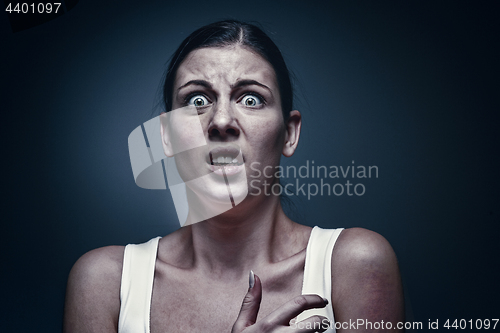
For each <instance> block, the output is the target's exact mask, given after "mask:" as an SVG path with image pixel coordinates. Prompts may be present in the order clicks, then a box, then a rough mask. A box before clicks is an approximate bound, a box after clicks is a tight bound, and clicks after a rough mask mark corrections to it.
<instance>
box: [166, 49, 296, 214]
mask: <svg viewBox="0 0 500 333" xmlns="http://www.w3.org/2000/svg"><path fill="white" fill-rule="evenodd" d="M172 97H173V109H174V110H175V109H178V108H182V107H185V106H189V105H191V106H194V107H196V109H197V113H198V117H199V120H200V123H201V128H202V130H203V133H204V134H203V135H204V136H205V139H206V142H207V145H208V146H207V147H206V149H204V150H200V149H197V150H196V149H195V150H193V151H192V152H191V153H185V154H182V156H176V163H177V165H178V169H179V172H180V174H181V176H182V178H183V179H186V178H187V179H192V178H193V177H192V175H193V174H198V175H210V176H209V177H203V178H204V179H203V181H202V182H201V183H200V182H198V184H197V185H196V186H194V187H195V188H193V186H189V187H190V188H191V190H193V191H194V192H196V193H197V194H198V195H202V196H208V197H209V199H210V200H215V201H217V200H219V199H220V200H223V199H224V197H227V193H228V185H230V191H231V195H232V196H233V197H234V199H235V200H234V201H235V202H236V204H237V203H239V202H241V200H243V199H244V197H246V195H247V193H250V194H251V193H252V191H250V190H249V184H250V181H254V182H253V186H254V187H255V186H259V187H263V186H264V181H267V183H271V182H273V179H270V178H266V177H264V175H263V173H262V172H260V176H259V172H258V171H256V170H257V169H258V170H260V171H262V170H263V169H264V168H265V167H266V166H270V167H271V168H272V170H274V167H275V166H277V165H279V162H280V156H281V153H282V152H283V149H284V146H285V143H286V138H287V126H285V123H284V119H283V115H282V110H281V102H280V93H279V87H278V83H277V80H276V75H275V72H274V69H273V67H272V66H271V65H270V64H269V63H268V62H267V61H266V60H265V59H264V58H262V57H261V56H260V55H258V54H257V53H255V52H253V51H252V50H250V49H248V48H246V47H242V46H228V47H211V48H202V49H197V50H194V51H193V52H191V53H190V54H189V55H188V56H187V57H186V58H185V60H184V61H183V62H182V64H181V65H180V66H179V68H178V70H177V75H176V79H175V82H174V89H173V96H172ZM175 135H176V136H178V139H179V140H180V141H183V140H189V139H190V136H191V135H192V133H189V131H185V130H180V131H175ZM255 162H258V163H255ZM195 169H196V170H195ZM273 173H274V172H273ZM267 174H270V172H269V168H268V171H267ZM225 178H226V179H225ZM255 180H256V181H255ZM226 181H228V182H229V184H227V183H226Z"/></svg>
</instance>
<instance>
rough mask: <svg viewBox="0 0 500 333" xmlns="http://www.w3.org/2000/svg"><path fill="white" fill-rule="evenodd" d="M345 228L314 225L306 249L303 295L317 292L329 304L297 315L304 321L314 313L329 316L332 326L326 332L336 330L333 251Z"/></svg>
mask: <svg viewBox="0 0 500 333" xmlns="http://www.w3.org/2000/svg"><path fill="white" fill-rule="evenodd" d="M342 230H343V228H338V229H321V228H319V227H314V228H313V230H312V231H311V235H310V236H309V243H308V244H307V249H306V262H305V267H304V280H303V285H302V295H306V294H317V295H320V296H321V297H324V298H326V299H328V302H329V303H328V305H327V306H326V307H325V308H321V309H310V310H306V311H304V312H302V313H301V314H300V315H299V316H297V321H302V320H304V319H306V318H309V317H311V316H314V315H320V316H323V317H326V318H328V320H329V321H330V323H329V324H330V328H329V329H328V330H327V331H326V332H335V327H334V326H333V324H334V323H335V318H334V315H333V307H332V299H331V298H332V252H333V247H334V246H335V242H336V241H337V238H338V237H339V235H340V233H341V232H342Z"/></svg>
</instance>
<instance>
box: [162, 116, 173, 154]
mask: <svg viewBox="0 0 500 333" xmlns="http://www.w3.org/2000/svg"><path fill="white" fill-rule="evenodd" d="M168 122H169V114H167V113H166V112H162V113H161V114H160V124H161V125H160V132H161V143H162V146H163V152H164V153H165V156H167V157H172V156H174V152H173V149H172V142H171V141H170V133H169V130H168Z"/></svg>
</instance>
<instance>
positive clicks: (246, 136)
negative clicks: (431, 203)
mask: <svg viewBox="0 0 500 333" xmlns="http://www.w3.org/2000/svg"><path fill="white" fill-rule="evenodd" d="M242 81H244V82H247V83H248V82H253V83H252V84H245V85H243V86H239V85H238V83H241V82H242ZM190 82H191V83H190ZM193 94H195V95H193ZM249 94H255V96H257V95H258V96H259V101H260V102H262V101H261V100H260V99H262V100H264V101H265V102H263V103H261V104H258V105H253V104H251V105H246V104H245V103H244V96H247V95H249ZM197 95H202V96H203V98H206V101H207V103H206V104H204V105H203V106H202V107H200V108H198V111H199V118H200V121H201V123H202V128H203V130H204V133H205V135H206V139H207V142H208V143H209V145H211V144H212V145H216V144H229V143H235V144H237V145H238V146H240V147H241V149H242V152H243V154H244V157H245V166H246V170H247V178H248V179H257V180H259V181H260V183H262V182H263V181H264V180H267V181H268V182H272V181H274V179H268V178H265V177H264V176H263V174H262V173H261V175H260V176H258V172H256V171H253V170H252V169H250V168H249V167H250V163H251V162H260V163H261V164H260V165H261V171H262V168H264V167H265V166H272V167H273V170H274V167H275V166H277V165H279V159H280V155H281V154H283V155H285V156H287V157H289V156H291V155H293V153H294V151H295V149H296V147H297V144H298V141H299V137H300V127H301V117H300V113H299V112H298V111H291V112H290V118H289V120H288V121H287V122H286V123H285V121H284V119H283V116H282V111H281V103H280V97H279V89H278V86H277V81H276V77H275V74H274V70H273V68H272V67H271V65H270V64H269V63H268V62H267V61H266V60H264V59H263V58H262V57H260V56H259V55H258V54H256V53H254V52H252V51H250V50H249V49H247V48H244V47H241V46H230V47H223V48H204V49H198V50H195V51H193V52H192V53H191V54H190V55H188V57H187V58H186V59H185V60H184V62H183V63H182V64H181V65H180V67H179V69H178V72H177V77H176V80H175V84H174V94H173V98H174V103H173V105H174V108H179V107H182V106H184V105H186V103H188V102H189V101H192V100H193V98H194V97H196V96H197ZM204 101H205V100H204ZM190 158H194V159H196V158H203V157H201V156H200V157H196V156H191V157H190ZM251 176H255V178H252V177H251ZM207 186H209V187H210V188H211V189H212V191H213V193H214V194H213V195H214V196H217V191H219V190H221V191H222V189H220V188H218V186H221V185H220V184H218V183H217V182H216V181H214V182H213V183H209V184H207ZM332 218H334V217H333V216H332ZM322 223H323V221H311V222H310V224H318V225H321V224H322ZM310 232H311V228H310V227H307V226H303V225H300V224H297V223H295V222H293V221H291V220H290V219H289V218H288V217H287V216H286V215H285V214H284V212H283V210H282V208H281V205H280V200H279V197H276V196H272V195H271V196H265V195H263V194H261V195H254V196H248V197H247V198H246V199H245V200H244V201H243V202H242V203H241V204H239V205H238V206H236V207H235V208H233V209H231V210H229V211H227V212H225V213H223V214H221V215H219V216H216V217H214V218H210V219H208V220H206V221H203V222H199V223H196V224H193V225H189V226H187V227H183V228H180V229H179V230H177V231H175V232H173V233H172V234H169V235H167V236H165V237H163V238H162V239H161V240H160V243H159V248H158V258H157V262H156V270H155V277H154V285H153V295H152V304H151V332H152V333H156V332H178V331H188V332H231V331H232V332H233V333H241V332H244V333H257V332H263V331H266V332H274V331H278V330H282V331H283V327H282V325H283V324H282V323H281V324H280V323H278V322H277V321H276V318H278V317H279V316H280V315H283V314H284V313H285V312H286V311H291V310H290V309H291V308H293V307H295V308H296V307H297V306H315V307H322V306H324V303H323V301H322V300H321V299H320V298H318V297H317V296H316V297H308V298H307V297H306V298H300V297H299V298H295V297H298V296H299V295H300V293H301V287H302V280H303V270H304V262H305V248H306V246H307V241H308V239H309V234H310ZM122 261H123V247H119V246H115V247H105V248H100V249H96V250H93V251H90V252H89V253H87V254H85V255H84V256H82V258H80V259H79V260H78V261H77V263H76V264H75V266H74V267H73V269H72V271H71V273H70V277H69V281H68V291H67V295H66V307H65V320H64V331H65V332H117V323H118V314H119V308H120V300H119V289H120V279H121V269H122ZM251 269H252V270H253V271H254V272H255V273H256V274H257V275H256V276H258V277H256V286H255V287H254V288H253V289H252V290H251V291H250V292H249V293H247V291H248V272H249V271H250V270H251ZM332 290H333V291H332V303H333V304H332V305H333V308H334V312H335V317H336V320H337V321H340V322H343V321H349V319H352V320H356V319H358V318H364V319H366V320H369V321H372V322H375V321H381V320H384V321H385V322H387V321H391V322H393V323H394V325H395V323H396V322H397V321H402V320H403V319H404V316H403V295H402V287H401V279H400V276H399V270H398V266H397V260H396V256H395V254H394V251H393V250H392V248H391V246H390V245H389V243H388V242H387V241H386V240H385V239H384V238H383V237H382V236H380V235H378V234H376V233H374V232H371V231H368V230H365V229H360V228H354V229H348V230H344V231H343V232H342V234H341V235H340V237H339V239H338V241H337V244H336V245H335V248H334V251H333V255H332ZM260 292H261V293H262V294H261V295H262V300H261V303H260V310H255V311H258V312H255V315H256V323H255V324H254V325H250V326H248V325H246V324H241V323H242V322H241V320H240V319H241V318H242V316H243V312H241V313H240V308H241V305H242V301H243V299H244V297H245V300H246V301H248V302H247V305H248V304H251V302H252V301H254V300H256V299H259V297H258V294H259V293H260ZM245 295H246V296H245ZM286 302H291V303H287V304H288V306H283V307H282V305H283V304H284V303H286ZM316 303H317V304H316ZM290 304H291V305H290ZM308 304H309V305H308ZM257 308H258V307H257ZM302 309H303V308H302ZM287 313H288V312H287ZM237 318H239V321H236V320H237ZM235 321H236V323H237V325H235V326H234V327H233V324H235ZM247 326H248V327H247ZM286 329H287V330H290V328H286ZM290 332H296V331H294V330H290ZM338 332H341V333H342V332H349V329H347V330H343V329H340V330H338ZM391 332H397V330H391Z"/></svg>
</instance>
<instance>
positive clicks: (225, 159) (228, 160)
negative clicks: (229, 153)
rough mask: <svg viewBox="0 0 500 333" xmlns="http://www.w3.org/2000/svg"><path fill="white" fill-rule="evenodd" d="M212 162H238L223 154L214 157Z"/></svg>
mask: <svg viewBox="0 0 500 333" xmlns="http://www.w3.org/2000/svg"><path fill="white" fill-rule="evenodd" d="M213 162H214V163H218V164H223V163H238V160H237V159H236V158H235V159H232V158H231V157H224V156H219V157H217V158H214V160H213Z"/></svg>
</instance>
